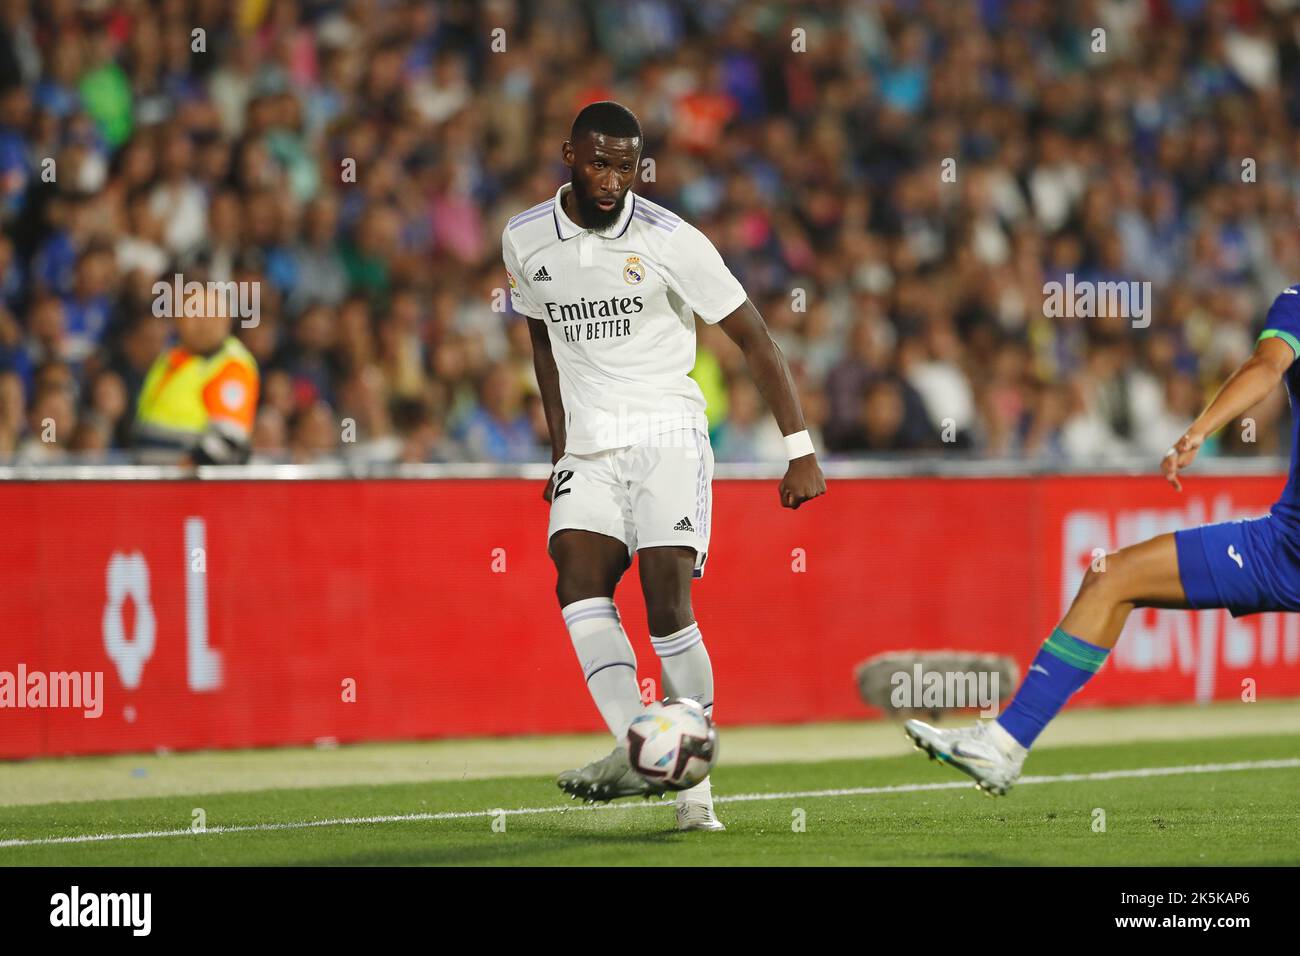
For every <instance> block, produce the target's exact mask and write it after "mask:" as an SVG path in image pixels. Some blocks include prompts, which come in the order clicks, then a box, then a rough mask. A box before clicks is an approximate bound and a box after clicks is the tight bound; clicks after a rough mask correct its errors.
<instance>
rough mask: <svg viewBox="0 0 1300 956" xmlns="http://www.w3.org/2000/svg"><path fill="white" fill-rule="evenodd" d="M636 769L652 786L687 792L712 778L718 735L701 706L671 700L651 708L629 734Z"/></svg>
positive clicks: (632, 758)
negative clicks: (710, 774) (711, 771)
mask: <svg viewBox="0 0 1300 956" xmlns="http://www.w3.org/2000/svg"><path fill="white" fill-rule="evenodd" d="M627 755H628V759H629V760H630V761H631V763H632V767H633V768H634V769H635V770H636V771H637V773H639V774H641V776H643V777H645V778H646V779H647V780H649V781H650V782H652V783H657V784H659V785H660V786H662V787H666V788H667V789H669V790H687V789H689V788H691V787H693V786H695V785H696V784H697V783H699V782H700V781H701V780H703V779H704V778H705V777H707V776H708V775H709V771H710V770H712V769H713V763H714V761H715V760H717V757H718V732H717V730H715V729H714V726H713V721H711V720H710V719H709V717H708V715H707V714H705V712H704V708H703V707H701V706H700V705H699V703H698V702H696V701H693V700H686V699H684V698H670V699H668V700H665V701H661V702H659V703H655V704H651V705H650V706H649V707H647V708H646V711H645V713H643V714H641V715H640V716H638V717H636V718H635V719H634V720H633V721H632V724H631V726H630V727H628V730H627Z"/></svg>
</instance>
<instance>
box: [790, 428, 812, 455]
mask: <svg viewBox="0 0 1300 956" xmlns="http://www.w3.org/2000/svg"><path fill="white" fill-rule="evenodd" d="M813 451H814V449H813V443H812V436H811V435H809V434H808V429H806V428H805V429H804V430H803V431H801V432H795V433H794V434H793V435H786V436H785V457H786V460H787V461H794V460H795V459H796V458H802V457H803V456H804V455H811V454H812V453H813Z"/></svg>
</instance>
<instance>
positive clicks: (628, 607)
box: [0, 477, 1300, 757]
mask: <svg viewBox="0 0 1300 956" xmlns="http://www.w3.org/2000/svg"><path fill="white" fill-rule="evenodd" d="M1281 484H1282V481H1281V480H1280V479H1279V478H1276V477H1270V478H1240V477H1238V478H1209V477H1203V478H1194V479H1192V480H1189V481H1188V483H1187V485H1186V490H1185V491H1184V493H1183V494H1181V495H1179V494H1175V493H1174V492H1172V491H1170V490H1169V488H1168V487H1167V486H1166V485H1165V484H1164V483H1163V482H1162V481H1161V480H1160V479H1159V478H1124V477H1078V478H1075V477H1030V478H1005V479H1001V478H987V479H953V478H909V479H863V480H841V481H833V482H832V483H831V487H830V493H829V494H828V495H827V497H826V498H824V499H822V500H819V501H817V502H814V503H813V504H811V505H809V506H806V507H804V508H801V509H800V510H798V511H788V510H785V509H782V508H780V507H779V504H778V499H777V494H776V483H775V482H774V481H741V480H720V481H718V482H716V483H715V489H714V493H715V504H714V517H713V540H712V546H711V550H710V555H709V561H708V571H707V573H706V575H705V576H704V578H703V579H701V580H700V581H698V582H697V583H696V586H695V612H696V617H697V619H698V621H699V622H700V626H701V629H702V631H703V633H704V636H705V641H706V643H707V646H708V648H709V653H710V655H711V656H712V659H713V662H714V670H715V674H716V683H717V694H716V698H717V711H716V716H717V718H718V720H719V722H720V723H721V724H722V725H723V726H726V725H728V724H730V725H737V724H754V723H769V722H776V723H779V722H795V721H809V720H833V719H851V718H856V717H866V716H870V715H871V714H872V712H871V711H869V710H868V709H867V708H866V707H865V706H864V705H863V704H862V703H861V702H860V701H859V699H858V697H857V693H856V689H855V687H854V681H853V669H854V667H855V665H857V664H858V663H859V662H861V661H862V660H864V659H865V658H868V657H871V656H873V655H875V654H878V653H881V652H884V651H889V650H899V649H910V648H932V649H938V648H957V649H968V650H980V651H996V652H1000V653H1006V654H1011V655H1013V656H1014V657H1016V658H1017V660H1018V661H1020V662H1021V664H1022V667H1023V664H1024V663H1025V662H1026V661H1027V659H1028V658H1029V657H1030V656H1031V655H1032V653H1033V651H1034V649H1035V648H1036V647H1037V645H1038V644H1039V643H1040V642H1041V641H1042V639H1043V638H1044V637H1045V636H1046V635H1047V634H1048V633H1049V631H1050V630H1051V628H1052V627H1053V626H1054V624H1055V623H1056V621H1057V620H1058V619H1059V618H1060V616H1061V614H1062V613H1063V611H1064V609H1065V607H1066V606H1068V604H1069V601H1070V599H1071V597H1072V595H1073V593H1074V590H1075V588H1076V587H1077V584H1078V581H1079V579H1080V578H1081V576H1082V574H1083V571H1084V569H1085V568H1086V566H1087V563H1088V561H1089V560H1090V559H1091V558H1092V556H1093V554H1094V549H1095V548H1104V549H1112V548H1115V547H1119V546H1122V545H1125V544H1128V543H1132V542H1134V541H1137V540H1140V539H1142V538H1145V537H1149V536H1151V535H1153V534H1157V533H1160V532H1163V531H1169V530H1173V529H1175V528H1178V527H1185V526H1190V525H1193V524H1197V523H1203V522H1205V521H1209V520H1225V519H1227V518H1231V517H1238V516H1246V515H1251V514H1259V513H1262V512H1264V511H1265V510H1267V507H1268V504H1269V502H1270V501H1271V500H1272V499H1273V497H1274V496H1275V495H1276V494H1277V492H1278V490H1279V489H1280V487H1281ZM0 526H2V527H3V528H4V541H5V545H4V548H3V550H2V551H0V629H2V630H0V684H3V681H4V679H5V677H4V675H5V674H6V673H7V674H9V675H10V678H9V679H10V681H11V685H10V686H13V682H14V681H16V679H17V675H18V673H19V670H20V668H21V669H22V670H23V671H24V672H26V673H27V674H32V673H43V674H47V675H48V674H53V673H62V672H87V673H90V674H100V675H102V694H100V695H98V697H99V699H98V706H99V709H100V713H99V715H98V716H92V717H88V716H87V715H86V713H85V711H86V709H87V708H85V707H82V708H80V709H79V708H76V707H52V706H33V707H25V706H14V705H13V704H14V702H13V701H12V700H11V701H9V704H8V705H6V706H0V757H26V756H34V755H41V754H71V753H104V752H114V751H134V750H152V749H155V748H159V747H166V748H171V749H185V748H198V747H241V746H254V745H271V744H296V743H311V742H313V741H315V740H318V739H320V738H333V739H336V740H338V741H344V742H346V741H357V740H376V739H403V738H429V737H463V736H475V735H491V734H517V733H550V732H561V731H582V730H597V729H599V728H600V727H601V726H602V725H601V722H600V719H599V716H598V715H597V713H596V711H595V708H594V707H593V706H592V704H591V702H590V700H589V698H588V697H587V694H586V692H585V690H584V687H583V682H582V676H581V673H580V671H579V668H578V665H577V663H576V661H575V659H574V656H573V652H572V649H571V647H570V644H569V639H568V636H567V634H566V632H565V630H564V626H563V623H562V621H561V618H560V615H559V610H558V607H557V604H556V600H555V592H554V572H553V570H552V567H551V564H550V560H549V558H548V557H547V555H546V550H545V542H544V537H545V533H546V505H545V503H544V502H543V501H542V500H541V497H540V494H539V493H538V487H537V483H536V482H535V481H524V480H517V479H495V480H441V481H409V480H389V481H220V482H183V481H163V482H127V481H122V482H118V481H112V482H110V481H104V482H49V483H20V482H9V483H5V484H3V485H0ZM617 599H618V601H619V607H620V610H621V612H622V614H623V620H624V623H625V626H626V627H627V630H628V633H629V636H630V637H631V639H632V642H633V645H634V646H635V647H636V650H637V653H638V657H639V661H640V671H641V677H642V678H643V679H645V678H651V679H656V680H657V678H658V663H657V661H656V660H655V659H654V657H653V654H652V652H651V650H650V647H649V642H648V640H647V636H646V635H647V632H646V627H645V614H644V608H643V607H642V604H641V597H640V593H639V590H638V586H637V577H636V574H635V571H633V572H632V573H629V574H628V575H627V576H626V577H625V579H624V582H623V583H622V585H620V588H619V592H618V595H617ZM1245 678H1250V679H1252V680H1254V681H1255V683H1256V687H1257V692H1258V694H1259V695H1260V696H1270V697H1272V696H1294V695H1300V618H1297V616H1296V615H1290V614H1285V615H1278V614H1274V615H1259V616H1253V617H1247V618H1242V619H1239V620H1233V619H1232V618H1231V617H1230V616H1229V615H1228V614H1227V613H1226V612H1221V611H1216V612H1200V613H1186V612H1176V611H1144V612H1139V613H1138V614H1135V615H1134V618H1133V619H1132V620H1131V621H1130V624H1129V627H1128V628H1127V630H1126V632H1125V636H1124V638H1123V639H1122V640H1121V642H1120V646H1119V648H1118V649H1117V650H1116V652H1115V653H1114V654H1113V655H1112V658H1111V660H1110V662H1109V663H1108V664H1107V666H1106V668H1105V669H1104V670H1103V672H1102V674H1101V675H1100V676H1099V677H1098V678H1097V679H1095V680H1093V681H1092V682H1091V683H1090V684H1089V685H1088V686H1087V687H1086V688H1085V689H1084V691H1083V692H1081V693H1080V695H1079V697H1078V699H1077V700H1076V701H1075V702H1074V704H1073V705H1074V706H1079V705H1097V704H1135V703H1144V702H1158V701H1168V702H1172V701H1194V700H1202V701H1204V700H1211V699H1219V698H1233V697H1237V696H1239V695H1240V693H1241V686H1242V681H1243V679H1245ZM3 700H4V698H3V696H2V694H0V702H3ZM50 702H53V695H51V697H50V699H49V700H47V701H46V703H47V704H48V703H50Z"/></svg>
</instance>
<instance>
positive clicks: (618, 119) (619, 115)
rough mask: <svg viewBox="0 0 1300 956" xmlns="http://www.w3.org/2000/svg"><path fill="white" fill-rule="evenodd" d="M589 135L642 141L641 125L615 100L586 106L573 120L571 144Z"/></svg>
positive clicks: (638, 143) (570, 134)
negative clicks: (597, 134) (596, 134)
mask: <svg viewBox="0 0 1300 956" xmlns="http://www.w3.org/2000/svg"><path fill="white" fill-rule="evenodd" d="M588 133H603V134H604V135H605V136H608V137H610V138H611V139H635V140H637V145H638V146H639V145H640V140H641V123H640V121H639V120H637V118H636V114H635V113H633V112H632V111H631V110H630V109H628V108H627V107H626V106H624V105H622V104H621V103H615V102H614V101H613V100H601V101H600V102H599V103H591V104H589V105H588V106H584V107H583V108H582V111H581V112H580V113H579V114H578V115H577V117H575V118H574V120H573V128H572V129H571V130H570V131H569V142H571V143H577V142H578V141H579V140H580V139H581V138H582V137H584V136H586V135H587V134H588Z"/></svg>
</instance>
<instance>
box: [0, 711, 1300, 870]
mask: <svg viewBox="0 0 1300 956" xmlns="http://www.w3.org/2000/svg"><path fill="white" fill-rule="evenodd" d="M723 739H724V748H725V739H726V738H725V735H724V738H723ZM725 758H726V750H725V749H724V750H723V763H722V764H721V765H720V766H719V767H718V768H717V770H715V773H714V790H715V796H716V797H717V798H718V806H717V809H718V815H719V817H720V818H721V819H722V820H723V821H724V822H725V823H726V825H727V832H725V833H678V832H677V831H676V830H675V829H674V818H673V812H672V809H671V804H670V802H669V801H667V800H665V801H663V802H662V803H646V802H645V801H627V800H624V801H618V802H616V803H614V804H611V805H607V806H605V807H601V808H596V809H593V808H584V807H582V806H580V805H578V804H575V803H572V802H570V801H568V800H567V799H566V798H564V796H563V795H562V794H560V793H559V792H558V791H557V790H556V788H555V786H554V784H553V783H552V781H551V779H550V777H548V776H536V775H531V776H511V777H496V778H486V779H467V780H445V779H444V780H434V781H425V782H397V783H376V782H370V783H358V784H355V785H350V786H328V787H312V788H280V789H265V790H250V791H243V792H220V793H189V794H185V795H179V796H162V797H157V796H151V797H139V798H134V799H102V800H94V801H88V802H59V803H34V804H28V805H8V806H0V865H3V866H13V865H22V866H32V865H35V866H41V865H63V866H97V865H164V866H174V865H185V866H190V865H199V866H204V865H261V864H272V865H273V864H289V865H370V864H378V865H406V864H411V865H501V866H513V865H547V866H549V865H554V866H562V865H591V866H617V865H674V866H682V865H890V866H916V865H922V866H934V865H955V866H963V865H1017V864H1021V865H1038V864H1079V865H1120V866H1133V865H1201V866H1204V865H1210V866H1213V865H1247V866H1249V865H1297V864H1300V801H1297V800H1296V795H1297V794H1298V793H1300V759H1298V758H1300V735H1296V734H1290V733H1288V734H1281V735H1251V736H1236V737H1220V738H1215V739H1201V740H1188V739H1182V740H1161V741H1144V742H1129V743H1116V744H1097V745H1089V746H1064V747H1054V748H1049V749H1046V750H1043V751H1042V752H1036V753H1035V754H1034V755H1033V757H1032V758H1031V759H1030V762H1029V764H1028V766H1027V768H1026V773H1027V779H1026V780H1025V781H1024V782H1023V783H1022V784H1021V785H1019V786H1017V787H1016V788H1015V789H1013V790H1012V792H1011V794H1010V795H1009V796H1008V797H1005V798H1001V799H994V798H990V797H987V796H985V795H983V794H981V793H979V792H978V791H976V790H975V789H974V787H973V785H972V784H971V783H970V781H969V780H968V779H967V778H966V777H964V776H962V775H961V774H959V773H957V772H956V771H954V770H952V769H951V768H948V767H945V766H942V765H940V764H937V763H931V762H929V761H927V760H926V759H925V757H924V756H923V755H921V754H919V753H916V752H909V753H907V754H906V755H903V754H902V753H901V744H900V753H899V754H898V755H897V756H876V757H870V758H863V759H843V758H839V759H830V760H822V761H817V762H798V763H788V762H787V763H750V764H744V763H738V764H736V765H731V764H728V763H726V762H725ZM1260 763H1263V764H1264V765H1263V766H1258V765H1255V764H1260ZM1225 764H1229V765H1234V764H1246V765H1247V766H1244V767H1239V768H1237V769H1224V768H1223V767H1222V766H1221V765H1225ZM1252 765H1254V766H1252ZM1197 767H1199V768H1200V770H1199V771H1197V772H1189V768H1197ZM1167 768H1182V769H1181V770H1179V771H1178V772H1166V773H1160V774H1151V773H1150V771H1152V770H1159V769H1167ZM557 769H559V768H557ZM1062 775H1065V779H1052V778H1058V777H1061V776H1062ZM888 788H896V789H892V790H891V789H888ZM846 790H847V791H856V790H866V791H868V792H850V793H843V792H835V791H846ZM828 791H829V792H828ZM196 808H201V809H202V811H203V814H204V815H205V817H206V826H207V832H205V833H202V834H193V833H188V832H186V833H178V832H177V831H187V830H189V829H190V826H191V821H192V820H193V818H194V811H195V809H196ZM501 809H504V810H506V811H508V812H506V813H504V814H501V813H494V812H493V811H496V810H501ZM1103 814H1104V831H1102V830H1100V829H1099V827H1100V824H1101V822H1102V821H1103V816H1102V815H1103ZM374 818H380V819H374ZM393 818H396V819H393ZM340 820H344V821H350V822H328V821H340ZM225 828H230V829H225ZM241 828H255V829H241ZM132 833H150V834H152V835H148V836H144V837H139V838H131V839H121V838H116V837H114V838H111V839H102V840H89V839H86V838H87V837H90V836H94V835H121V834H132ZM50 838H55V839H64V840H68V839H72V840H75V841H76V842H46V843H32V842H29V841H36V840H48V839H50Z"/></svg>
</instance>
